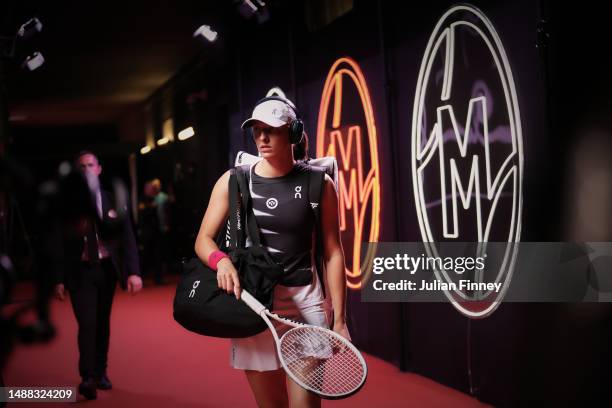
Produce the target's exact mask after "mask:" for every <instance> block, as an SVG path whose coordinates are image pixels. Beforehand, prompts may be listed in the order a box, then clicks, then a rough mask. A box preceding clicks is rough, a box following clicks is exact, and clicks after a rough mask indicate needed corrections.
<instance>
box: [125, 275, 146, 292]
mask: <svg viewBox="0 0 612 408" xmlns="http://www.w3.org/2000/svg"><path fill="white" fill-rule="evenodd" d="M141 289H142V278H141V277H140V276H138V275H130V276H128V279H127V291H128V293H131V294H132V295H135V294H136V293H137V292H140V290H141Z"/></svg>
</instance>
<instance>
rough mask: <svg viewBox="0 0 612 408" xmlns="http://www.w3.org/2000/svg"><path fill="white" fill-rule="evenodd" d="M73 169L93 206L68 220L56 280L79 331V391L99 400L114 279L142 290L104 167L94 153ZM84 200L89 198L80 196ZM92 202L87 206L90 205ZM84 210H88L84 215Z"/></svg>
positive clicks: (124, 215) (127, 227) (127, 228)
mask: <svg viewBox="0 0 612 408" xmlns="http://www.w3.org/2000/svg"><path fill="white" fill-rule="evenodd" d="M76 165H77V166H78V168H79V170H80V171H81V173H82V175H83V176H84V178H85V180H86V182H87V185H88V189H86V190H88V193H89V196H90V197H91V203H89V202H87V203H85V204H86V205H83V204H84V203H75V208H77V207H78V208H79V211H76V212H78V214H73V216H72V218H71V220H70V222H67V223H66V224H68V225H67V230H69V231H70V233H68V234H65V239H64V262H65V267H64V268H63V269H62V272H61V273H60V275H61V276H58V282H57V285H56V287H55V294H56V297H57V298H59V299H60V300H64V299H65V297H66V293H65V291H66V290H68V292H69V294H70V299H71V303H72V309H73V311H74V315H75V317H76V319H77V323H78V327H79V333H78V344H79V373H80V375H81V377H82V379H83V380H82V382H81V384H80V385H79V393H80V394H82V395H83V396H84V397H85V398H87V399H95V398H96V397H97V392H96V389H102V390H108V389H111V388H112V384H111V382H110V380H109V379H108V376H107V374H106V367H107V356H108V348H109V338H110V315H111V307H112V303H113V296H114V294H115V287H116V285H117V281H119V284H120V285H121V287H122V288H123V289H127V291H128V292H129V293H132V294H134V293H136V292H138V291H140V290H141V289H142V279H141V276H140V270H139V269H140V268H139V261H138V247H137V245H136V239H135V237H134V231H133V229H132V223H131V220H130V217H129V211H128V208H127V205H126V204H121V205H120V207H121V208H115V207H116V203H115V201H114V197H113V196H112V194H111V193H110V192H108V191H105V190H102V189H101V188H100V182H99V176H100V173H101V172H102V166H101V165H100V163H99V162H98V158H97V157H96V155H95V154H93V153H92V152H89V151H84V152H81V153H79V155H78V157H77V160H76ZM83 200H84V201H87V194H84V195H83ZM89 204H91V205H89ZM83 208H87V209H88V211H83Z"/></svg>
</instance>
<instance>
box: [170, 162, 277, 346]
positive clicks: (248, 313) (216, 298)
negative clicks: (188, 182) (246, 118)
mask: <svg viewBox="0 0 612 408" xmlns="http://www.w3.org/2000/svg"><path fill="white" fill-rule="evenodd" d="M246 175H247V172H246V171H245V169H244V168H240V167H237V168H236V169H235V170H232V171H231V172H230V181H229V198H230V216H229V224H228V226H229V234H226V233H225V231H222V236H221V237H220V239H218V240H217V241H218V242H217V244H218V245H219V247H220V248H223V249H225V250H227V251H228V252H229V255H230V259H231V261H232V263H233V264H234V266H235V267H236V270H237V271H238V276H239V279H240V285H241V286H242V288H244V289H246V290H248V291H249V292H250V293H251V294H252V295H253V296H255V297H256V298H257V299H258V300H259V301H260V302H262V304H264V305H265V306H266V307H268V309H270V310H272V298H273V292H274V286H275V285H276V283H277V282H278V281H279V280H280V278H281V277H282V275H283V268H282V266H281V265H279V264H277V263H276V262H275V261H274V260H273V259H272V258H271V257H270V255H269V254H268V252H267V250H266V249H265V248H263V246H262V245H261V239H260V236H259V229H258V228H257V223H256V220H255V216H254V215H253V212H252V208H251V200H250V194H249V190H248V185H247V180H246ZM239 185H240V187H238V186H239ZM239 192H240V197H241V199H239V198H238V196H239ZM241 214H248V215H247V217H246V218H247V228H248V230H249V236H250V237H251V240H252V243H253V245H252V246H250V247H245V236H244V233H243V228H241V226H240V225H241V220H240V218H241ZM224 240H225V242H222V241H224ZM173 315H174V320H176V321H177V322H178V323H179V324H180V325H181V326H183V327H184V328H186V329H187V330H189V331H192V332H195V333H198V334H202V335H205V336H212V337H223V338H241V337H249V336H253V335H255V334H258V333H260V332H262V331H264V330H265V329H266V328H267V326H266V323H265V322H264V321H263V320H262V319H261V317H259V316H257V315H256V314H255V313H253V311H252V310H251V309H250V308H249V307H248V306H247V305H246V304H245V303H244V302H243V301H242V300H238V299H236V297H235V296H234V295H233V294H231V295H230V294H227V292H225V291H224V290H223V289H221V288H219V287H218V284H217V272H216V271H213V270H212V269H210V268H209V267H208V266H206V265H204V263H203V262H202V261H201V260H200V259H198V258H197V257H196V258H193V259H191V260H189V261H187V262H185V263H183V273H182V275H181V280H180V282H179V284H178V286H177V288H176V294H175V297H174V313H173Z"/></svg>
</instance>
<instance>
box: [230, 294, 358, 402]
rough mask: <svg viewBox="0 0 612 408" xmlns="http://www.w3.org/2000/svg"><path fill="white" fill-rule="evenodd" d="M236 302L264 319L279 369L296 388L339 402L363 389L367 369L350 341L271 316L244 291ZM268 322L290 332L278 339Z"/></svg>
mask: <svg viewBox="0 0 612 408" xmlns="http://www.w3.org/2000/svg"><path fill="white" fill-rule="evenodd" d="M240 298H241V299H242V300H243V301H244V303H246V304H247V305H248V306H249V307H250V308H251V309H253V311H254V312H255V313H257V314H258V315H259V316H261V318H262V319H264V321H265V322H266V324H267V325H268V327H269V328H270V331H271V332H272V335H273V336H274V341H275V342H276V351H277V352H278V358H279V359H280V362H281V364H282V366H283V369H284V370H285V372H286V373H287V375H289V377H290V378H291V379H292V380H293V381H295V382H296V383H297V384H298V385H299V386H300V387H302V388H304V389H306V390H308V391H311V392H313V393H315V394H317V395H318V396H320V397H321V398H327V399H339V398H346V397H349V396H351V395H353V394H354V393H356V392H357V391H359V389H360V388H361V387H362V386H363V384H364V383H365V380H366V376H367V374H368V367H367V366H366V363H365V360H364V359H363V356H362V355H361V353H360V352H359V350H357V349H356V348H355V346H353V345H352V344H351V342H350V341H348V340H347V339H345V338H344V337H342V336H340V335H339V334H337V333H335V332H333V331H331V330H328V329H324V328H322V327H318V326H312V325H309V324H304V323H300V322H296V321H293V320H290V319H287V318H284V317H281V316H279V315H277V314H275V313H272V312H270V311H269V310H268V309H267V308H266V307H265V306H264V305H262V304H261V303H260V302H259V301H258V300H257V299H255V298H254V297H253V296H252V295H251V294H250V293H249V292H247V291H246V290H244V289H243V290H242V292H241V295H240ZM270 318H272V319H274V320H276V321H278V322H281V323H283V324H286V325H288V326H291V327H292V329H290V330H288V331H287V332H286V333H284V334H283V335H282V336H281V337H280V338H279V337H278V332H277V330H276V328H275V327H274V325H273V324H272V322H271V321H270Z"/></svg>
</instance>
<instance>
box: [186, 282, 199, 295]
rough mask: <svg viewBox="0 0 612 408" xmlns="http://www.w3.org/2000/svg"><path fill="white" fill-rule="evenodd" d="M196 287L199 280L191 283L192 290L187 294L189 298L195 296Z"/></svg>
mask: <svg viewBox="0 0 612 408" xmlns="http://www.w3.org/2000/svg"><path fill="white" fill-rule="evenodd" d="M198 286H200V281H199V280H197V281H195V282H193V289H191V292H189V297H190V298H192V297H194V296H195V292H196V289H197V288H198Z"/></svg>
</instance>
